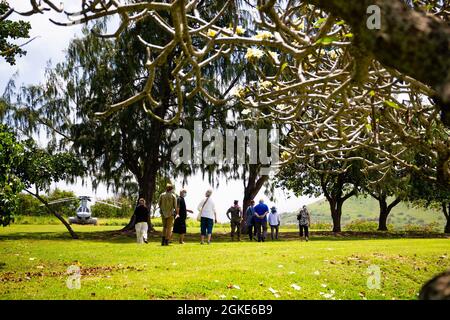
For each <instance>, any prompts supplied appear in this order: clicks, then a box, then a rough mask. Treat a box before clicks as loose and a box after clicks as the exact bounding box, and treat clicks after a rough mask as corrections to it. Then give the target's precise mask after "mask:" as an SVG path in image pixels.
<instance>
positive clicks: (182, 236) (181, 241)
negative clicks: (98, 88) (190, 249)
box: [180, 233, 184, 244]
mask: <svg viewBox="0 0 450 320" xmlns="http://www.w3.org/2000/svg"><path fill="white" fill-rule="evenodd" d="M180 243H181V244H184V233H181V234H180Z"/></svg>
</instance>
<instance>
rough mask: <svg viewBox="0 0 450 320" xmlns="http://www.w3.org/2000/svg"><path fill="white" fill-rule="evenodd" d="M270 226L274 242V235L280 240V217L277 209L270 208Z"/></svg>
mask: <svg viewBox="0 0 450 320" xmlns="http://www.w3.org/2000/svg"><path fill="white" fill-rule="evenodd" d="M269 225H270V237H271V238H272V240H274V237H273V234H274V231H276V233H275V239H276V240H278V230H279V228H280V215H279V214H278V212H277V208H275V207H272V208H270V214H269Z"/></svg>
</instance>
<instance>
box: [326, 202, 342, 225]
mask: <svg viewBox="0 0 450 320" xmlns="http://www.w3.org/2000/svg"><path fill="white" fill-rule="evenodd" d="M329 204H330V211H331V219H332V220H333V232H334V233H339V232H341V231H342V230H341V217H342V205H343V204H344V202H343V201H342V200H338V201H336V200H332V201H329Z"/></svg>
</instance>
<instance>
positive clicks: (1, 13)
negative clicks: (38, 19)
mask: <svg viewBox="0 0 450 320" xmlns="http://www.w3.org/2000/svg"><path fill="white" fill-rule="evenodd" d="M13 12H14V10H13V9H12V8H10V6H9V4H8V2H7V1H4V0H1V1H0V57H3V58H4V59H5V60H6V62H8V63H9V64H10V65H15V64H16V57H17V56H19V57H21V56H23V55H25V54H26V53H27V52H26V51H25V50H23V49H22V46H23V45H24V44H23V45H20V46H19V45H16V44H14V43H12V42H10V39H13V40H15V39H19V38H29V30H30V29H31V25H30V23H28V22H25V21H22V20H19V21H10V20H7V18H8V17H9V16H10V15H11V14H12V13H13Z"/></svg>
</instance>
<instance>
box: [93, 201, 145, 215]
mask: <svg viewBox="0 0 450 320" xmlns="http://www.w3.org/2000/svg"><path fill="white" fill-rule="evenodd" d="M103 201H105V202H108V203H111V204H117V202H119V203H120V205H119V206H120V207H121V208H120V209H119V208H115V207H111V206H108V205H107V204H103V203H100V202H97V203H95V204H94V205H92V206H91V213H92V216H94V217H96V218H126V217H127V218H129V217H130V216H131V215H132V214H133V209H134V207H135V205H136V201H135V199H132V198H128V197H119V198H111V199H105V200H103Z"/></svg>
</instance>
